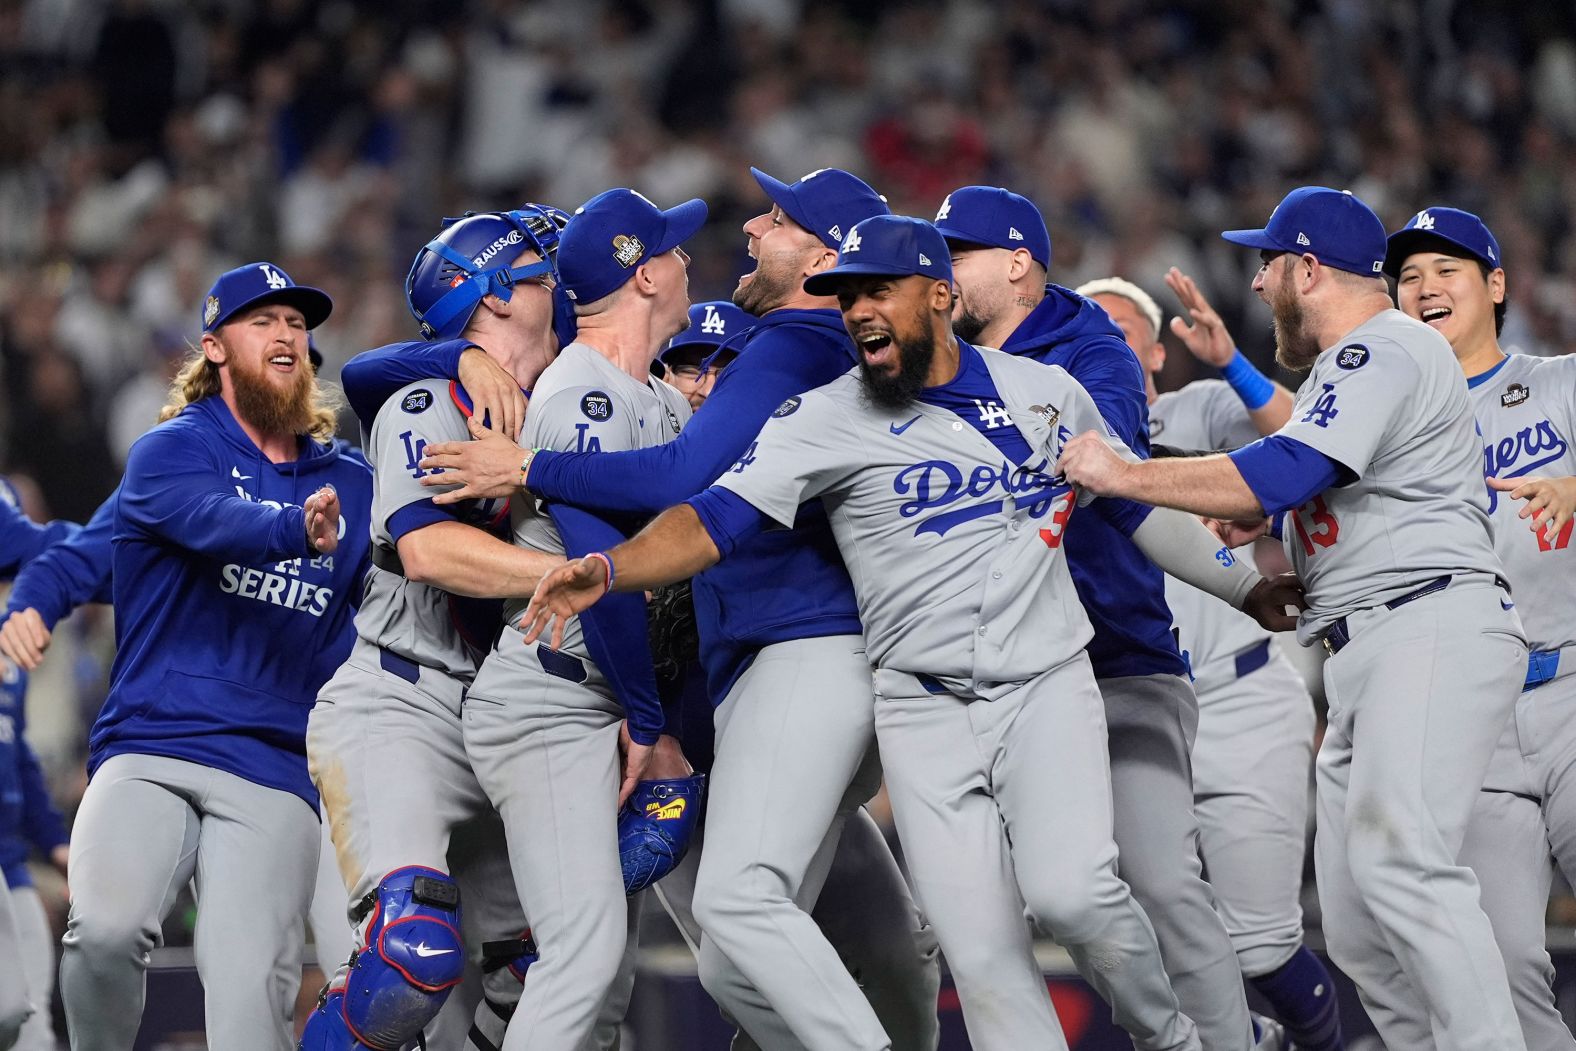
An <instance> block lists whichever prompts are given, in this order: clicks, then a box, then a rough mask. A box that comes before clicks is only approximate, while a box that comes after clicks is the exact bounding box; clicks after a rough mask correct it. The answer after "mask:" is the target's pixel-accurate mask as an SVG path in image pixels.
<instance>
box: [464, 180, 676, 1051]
mask: <svg viewBox="0 0 1576 1051" xmlns="http://www.w3.org/2000/svg"><path fill="white" fill-rule="evenodd" d="M705 219H706V206H705V204H704V203H702V202H701V201H698V200H695V201H688V202H686V203H684V204H681V205H679V206H678V207H676V208H671V209H668V210H667V211H662V210H660V209H658V208H657V207H656V206H655V205H653V204H652V203H651V202H650V201H648V200H646V199H645V198H644V197H642V196H640V195H639V194H637V193H635V192H633V191H631V190H626V189H616V190H609V191H607V192H606V193H602V194H599V195H597V196H596V197H593V198H592V199H591V200H590V201H587V202H586V203H585V204H584V205H583V206H582V207H581V208H580V209H578V210H577V211H576V212H575V214H574V216H573V217H572V218H571V219H570V220H569V224H568V226H566V227H565V228H564V232H563V236H562V238H561V239H560V241H559V249H558V266H559V277H560V279H561V280H562V281H563V283H564V289H565V291H566V294H567V295H568V296H569V297H570V299H572V300H573V301H574V303H575V316H576V320H577V324H578V327H579V333H578V335H577V337H576V339H575V342H573V343H571V344H569V346H567V347H565V348H564V349H563V351H562V352H561V353H560V354H559V357H558V359H557V360H556V361H554V363H553V364H552V365H550V366H549V367H548V368H547V370H546V371H545V372H543V373H542V375H541V377H540V378H539V379H538V381H537V383H536V386H535V388H534V390H533V392H532V401H531V409H530V412H529V413H528V414H527V416H526V426H525V431H524V433H523V434H522V437H521V443H522V444H523V445H525V446H527V447H529V448H532V449H535V448H545V449H558V450H566V449H568V450H574V449H578V450H580V451H587V452H595V451H607V452H612V451H615V450H620V449H639V448H647V447H650V446H654V445H658V444H662V443H665V442H668V441H670V440H672V439H673V438H674V437H676V436H677V435H678V433H679V430H680V428H682V426H683V425H684V423H685V421H687V420H688V419H689V416H690V407H689V403H688V402H687V401H686V400H685V398H684V396H683V395H682V394H680V393H679V392H678V391H677V390H675V389H674V388H673V387H671V386H669V385H668V384H667V383H664V382H663V381H661V380H659V379H655V378H653V377H652V376H651V363H652V361H653V360H655V358H656V356H657V354H658V352H659V351H661V350H662V348H663V347H664V346H666V344H667V341H668V340H669V339H670V338H671V337H673V336H674V335H676V334H678V333H679V332H682V331H683V330H684V329H685V327H686V326H687V325H688V313H687V311H688V309H689V295H688V277H687V272H688V267H689V257H688V256H687V255H685V254H684V250H683V249H682V248H680V247H679V245H680V244H682V243H683V242H684V241H686V240H687V239H688V238H689V237H690V236H692V235H693V234H694V233H695V232H696V231H697V230H698V229H700V226H701V224H702V223H703V222H705ZM521 473H522V474H524V473H525V467H524V466H522V469H521ZM511 518H512V520H513V527H514V540H515V544H516V546H517V547H518V548H519V549H520V550H521V551H530V552H539V553H541V554H543V555H551V556H555V557H556V556H558V555H561V554H562V553H563V552H564V551H566V550H568V551H570V552H572V553H575V554H583V553H584V552H586V551H588V550H594V549H596V548H598V547H601V546H602V545H605V544H608V543H609V542H611V541H616V540H617V539H619V538H621V536H622V533H621V532H619V528H618V527H616V526H613V525H610V524H608V523H606V522H604V521H603V520H601V519H599V518H597V517H595V516H593V515H590V514H589V513H587V512H584V511H579V510H577V509H573V508H568V507H562V506H557V505H548V506H546V507H542V508H539V507H537V506H536V505H535V504H534V503H533V502H529V501H525V500H521V501H518V502H517V503H516V504H515V506H513V507H512V508H511ZM524 608H525V602H524V600H523V599H522V600H519V601H511V603H510V604H509V605H508V606H506V614H507V615H506V618H505V623H504V627H503V632H502V634H501V636H500V637H499V639H498V641H497V644H496V645H495V646H494V647H493V650H492V652H491V653H489V654H488V655H487V658H486V660H485V661H484V662H483V663H482V667H481V670H480V671H479V672H478V673H477V675H476V682H475V685H474V686H473V687H472V689H471V692H470V695H469V696H468V698H467V699H466V704H465V712H464V732H465V751H466V754H467V755H468V756H469V758H470V762H471V766H472V767H473V768H474V769H475V771H476V776H477V778H478V779H479V780H480V781H481V784H482V787H483V788H484V789H485V790H486V793H487V796H488V798H489V799H490V800H491V802H492V804H493V805H494V806H495V807H496V808H497V809H498V813H499V816H500V817H502V819H503V824H504V834H505V837H506V839H507V841H508V847H509V859H510V863H511V867H512V869H513V871H514V879H515V886H516V888H517V889H518V891H519V893H520V897H521V900H522V901H526V902H529V903H530V904H529V908H530V917H531V931H532V936H533V938H534V939H535V942H536V945H537V947H538V950H539V952H540V954H541V955H540V959H539V960H537V961H536V962H535V963H534V964H533V965H532V966H531V969H530V970H529V971H528V972H527V973H526V976H525V987H524V990H523V992H522V993H521V998H520V1006H519V1008H518V1009H517V1010H516V1012H515V1014H514V1017H513V1019H512V1020H511V1021H510V1023H509V1028H508V1032H507V1033H506V1035H505V1037H504V1040H503V1042H502V1044H501V1047H502V1048H503V1049H504V1051H524V1049H527V1048H533V1049H544V1051H546V1049H551V1051H559V1049H573V1048H577V1047H580V1046H581V1045H582V1042H583V1041H586V1040H587V1039H588V1038H589V1037H590V1036H591V1032H592V1029H593V1027H594V1025H595V1023H596V1021H597V1016H598V1012H599V1011H600V1010H601V1009H602V1006H603V1004H604V1002H605V1001H607V1000H608V999H609V995H608V994H609V990H610V989H612V988H613V986H614V982H615V979H617V978H618V976H619V971H620V964H621V963H622V962H623V961H624V960H625V958H626V948H627V947H628V945H629V942H630V938H631V937H632V936H633V933H634V927H635V923H634V921H635V920H636V919H637V918H638V914H639V905H640V901H639V898H638V897H636V898H634V899H630V900H628V901H626V898H625V891H624V877H623V873H622V871H621V868H620V858H619V843H618V829H617V818H618V809H619V806H620V805H621V804H622V803H623V802H624V800H625V798H626V797H627V796H628V795H629V794H630V792H631V791H633V790H634V788H635V786H636V783H637V782H638V781H639V780H640V779H641V778H642V777H651V778H673V777H682V776H684V775H687V774H689V773H690V769H689V764H688V763H687V762H685V760H684V757H683V755H682V753H680V752H679V749H678V743H677V740H676V739H675V738H674V737H672V736H669V735H666V734H664V733H663V729H664V718H663V712H662V708H661V706H660V704H659V702H658V700H657V691H656V680H655V676H654V674H653V672H652V668H651V655H650V652H649V650H648V649H647V644H646V613H645V603H644V601H643V598H642V597H639V596H632V597H631V598H630V601H629V602H627V603H624V604H622V605H620V604H617V603H615V604H610V605H609V606H608V608H607V609H605V610H603V611H599V615H598V616H597V617H595V618H589V617H588V618H586V619H585V620H584V621H583V622H582V623H581V624H580V625H577V628H578V627H583V628H584V631H583V632H581V631H579V630H577V631H576V632H575V633H574V634H573V636H572V637H571V638H570V639H569V640H568V642H567V644H566V645H565V647H564V649H563V651H562V652H554V651H551V650H548V649H547V648H546V647H545V646H530V645H526V644H525V643H524V641H523V640H522V639H521V636H520V632H519V631H518V630H517V629H516V628H514V627H513V626H512V623H511V621H512V620H516V619H518V617H519V614H520V613H521V612H522V611H523V610H524ZM621 751H622V752H623V754H624V759H623V764H622V766H623V769H622V773H621V772H620V763H619V753H620V752H621Z"/></svg>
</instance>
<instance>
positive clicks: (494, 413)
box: [459, 347, 525, 438]
mask: <svg viewBox="0 0 1576 1051" xmlns="http://www.w3.org/2000/svg"><path fill="white" fill-rule="evenodd" d="M459 372H460V385H461V386H462V387H464V388H465V393H467V394H469V395H470V396H471V406H472V408H473V409H474V411H475V413H476V415H475V417H474V418H475V419H478V420H487V421H489V422H490V423H491V424H492V427H493V429H494V430H496V431H498V432H499V433H500V434H504V435H507V436H508V437H510V438H514V437H515V436H516V435H518V434H519V433H520V428H521V427H523V426H524V425H525V392H523V391H522V390H520V385H519V384H518V383H516V382H515V379H514V377H513V376H511V375H510V374H509V373H508V371H507V370H505V369H504V367H503V366H502V365H500V364H498V363H497V362H496V361H494V360H493V359H492V357H491V356H489V355H488V353H487V352H486V351H484V350H482V349H481V348H480V347H469V348H467V349H466V350H465V351H464V352H463V353H461V354H460V369H459ZM472 433H474V432H472Z"/></svg>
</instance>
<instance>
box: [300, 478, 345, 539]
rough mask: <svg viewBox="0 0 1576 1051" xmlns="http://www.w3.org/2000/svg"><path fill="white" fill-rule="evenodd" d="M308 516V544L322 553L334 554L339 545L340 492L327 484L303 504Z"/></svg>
mask: <svg viewBox="0 0 1576 1051" xmlns="http://www.w3.org/2000/svg"><path fill="white" fill-rule="evenodd" d="M301 510H302V511H303V512H304V515H305V518H306V542H307V546H308V547H310V548H311V549H312V550H313V551H316V552H317V553H318V554H320V555H332V554H333V553H334V551H335V550H336V549H337V548H338V547H339V494H338V493H337V492H335V491H334V487H333V486H331V485H325V486H323V488H321V489H319V490H318V491H317V492H315V493H313V494H312V495H311V496H309V497H307V498H306V503H304V504H302V505H301Z"/></svg>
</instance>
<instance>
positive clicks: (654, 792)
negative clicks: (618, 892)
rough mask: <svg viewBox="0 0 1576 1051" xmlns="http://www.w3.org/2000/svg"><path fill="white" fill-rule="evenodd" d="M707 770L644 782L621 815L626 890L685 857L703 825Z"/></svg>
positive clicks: (620, 846)
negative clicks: (701, 818) (701, 820)
mask: <svg viewBox="0 0 1576 1051" xmlns="http://www.w3.org/2000/svg"><path fill="white" fill-rule="evenodd" d="M705 787H706V775H705V774H691V775H690V776H689V777H675V778H672V779H670V780H666V781H642V782H640V784H639V785H637V786H636V787H635V791H634V792H633V793H631V794H630V797H629V801H628V802H626V803H625V804H624V809H623V810H622V811H620V812H619V815H618V856H619V860H620V862H622V864H623V867H624V893H626V894H634V893H635V892H636V891H641V890H645V889H646V888H647V887H649V886H651V885H652V884H653V883H655V882H657V881H658V880H659V879H661V878H662V877H663V876H666V875H667V874H668V873H670V872H672V871H673V870H674V869H675V868H676V867H677V866H678V864H679V862H681V861H683V860H684V855H685V853H686V852H687V851H688V850H689V845H690V840H691V839H693V838H694V836H695V828H696V826H697V825H699V824H700V809H701V794H702V792H703V790H704V789H705Z"/></svg>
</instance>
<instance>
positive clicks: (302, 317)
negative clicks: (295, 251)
mask: <svg viewBox="0 0 1576 1051" xmlns="http://www.w3.org/2000/svg"><path fill="white" fill-rule="evenodd" d="M330 309H331V302H330V300H329V298H328V296H327V295H325V294H324V293H322V292H320V291H318V290H317V289H312V288H305V287H302V286H299V285H296V284H295V283H294V282H292V281H291V280H290V278H289V276H288V275H287V274H285V273H284V272H283V271H282V270H280V269H279V268H278V267H277V266H274V265H273V264H271V263H253V264H248V265H246V266H243V267H239V268H237V269H235V270H231V271H229V272H227V273H225V274H223V275H221V276H220V278H219V279H218V281H217V282H216V283H215V284H214V286H213V288H212V289H211V290H210V292H209V294H208V296H207V299H206V300H205V304H204V309H203V319H202V320H203V336H202V341H201V348H200V350H199V351H198V352H197V353H196V354H194V356H193V358H192V360H191V361H189V362H188V363H187V365H186V367H185V368H184V369H183V370H182V372H181V374H180V376H179V377H178V378H177V381H176V384H175V386H174V388H173V389H172V402H171V404H170V405H169V406H167V408H166V410H165V412H166V416H167V417H168V422H166V423H164V424H163V425H161V426H159V427H156V428H154V429H153V430H152V431H150V432H148V434H146V435H144V436H143V437H142V438H141V439H139V440H138V442H137V443H136V444H135V445H134V446H133V447H132V450H131V455H130V459H129V462H128V465H127V469H126V477H125V480H124V481H123V482H122V486H121V490H120V496H119V497H118V498H117V500H116V502H115V524H114V550H113V562H114V568H113V573H112V576H113V580H114V585H113V586H114V598H115V606H116V610H117V613H118V616H117V618H116V636H117V640H116V641H117V643H118V653H117V655H116V658H115V663H114V667H113V669H112V673H111V684H110V691H109V696H108V698H107V699H106V701H105V703H104V707H103V710H102V711H101V713H100V715H99V718H98V720H97V721H96V723H95V724H94V727H93V731H92V735H91V737H90V739H89V757H88V771H89V777H90V780H89V782H88V788H87V792H86V794H85V795H84V797H83V801H82V806H81V809H80V811H79V812H78V815H77V821H76V826H75V829H74V835H73V838H72V844H71V857H70V866H71V889H72V903H71V913H70V918H69V920H68V923H67V930H66V936H65V939H64V942H63V945H64V955H63V957H62V960H61V970H60V989H61V994H62V998H63V1000H64V1002H65V1007H66V1017H67V1022H68V1027H69V1029H70V1034H71V1040H72V1046H73V1047H74V1048H77V1049H81V1051H88V1049H98V1048H105V1049H115V1051H123V1049H124V1048H126V1047H129V1046H131V1043H132V1041H133V1039H134V1038H135V1036H136V1032H137V1027H138V1024H139V1022H140V1020H141V1014H142V997H143V970H144V968H145V966H146V959H147V957H146V954H147V951H148V950H149V949H150V948H151V947H152V946H153V945H155V944H157V942H158V938H159V930H160V924H161V921H162V920H163V917H164V913H165V912H166V911H168V909H169V907H170V906H171V904H173V901H174V897H175V892H176V890H178V889H179V888H180V886H181V885H183V884H184V883H185V882H186V881H187V880H189V879H193V878H195V881H196V884H197V889H198V893H199V900H200V902H201V906H200V911H199V913H198V918H197V929H196V935H195V938H196V952H197V968H198V973H199V975H200V976H201V977H202V979H203V984H204V990H205V1008H206V1016H207V1028H208V1039H209V1042H210V1044H212V1045H214V1046H220V1047H226V1048H240V1049H247V1048H259V1049H263V1048H266V1049H269V1051H282V1049H285V1048H288V1047H290V1046H291V1045H292V1044H293V1033H292V1025H291V1019H292V1015H293V1013H294V1003H295V993H296V988H297V986H298V985H299V983H300V974H301V971H300V967H301V942H302V933H301V917H302V915H303V914H304V913H305V911H306V906H307V898H308V896H309V894H310V892H311V888H312V882H313V869H314V866H315V865H316V863H317V846H318V837H319V834H320V832H319V828H318V825H317V803H318V799H317V792H316V791H315V789H314V788H313V787H312V784H311V781H310V779H309V778H308V776H307V770H306V762H305V757H304V755H303V752H304V748H303V746H302V739H303V736H304V734H305V730H306V712H307V705H308V704H309V703H310V699H311V698H312V697H313V696H314V695H315V694H316V692H317V689H318V687H319V686H320V685H321V684H322V683H323V681H324V680H326V679H327V678H328V675H329V673H330V672H331V671H332V669H333V668H334V667H337V665H338V664H339V662H340V661H341V660H342V659H343V658H344V656H345V653H346V652H347V650H348V648H349V642H350V612H351V601H352V600H353V599H354V598H355V597H356V596H357V595H359V594H360V586H361V576H362V572H363V569H364V562H365V550H366V546H365V541H364V539H363V538H362V537H359V536H357V535H355V534H354V533H351V532H348V531H347V532H346V533H345V535H343V536H341V535H340V534H341V530H342V528H343V520H342V519H341V517H340V507H341V501H343V502H344V504H345V506H348V507H350V508H352V509H353V513H359V511H360V508H363V507H365V506H367V503H368V501H369V500H370V497H371V486H370V477H369V472H368V471H367V467H366V464H365V462H364V461H362V460H361V459H360V458H359V456H356V455H355V454H354V453H352V452H351V451H349V450H348V448H347V447H345V446H344V445H343V444H342V443H339V442H336V441H334V440H333V439H332V438H331V437H330V436H331V435H332V433H333V430H334V423H335V417H334V413H333V412H332V410H331V409H330V408H328V407H327V406H326V405H325V404H324V402H323V401H322V399H321V395H320V392H319V390H318V388H317V384H316V380H315V378H314V377H313V376H312V374H311V372H310V370H309V369H308V366H307V364H306V355H307V336H306V333H307V330H308V329H309V328H312V327H315V326H316V325H317V324H318V323H319V322H321V321H322V320H323V319H324V318H325V317H327V316H328V313H329V310H330Z"/></svg>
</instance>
